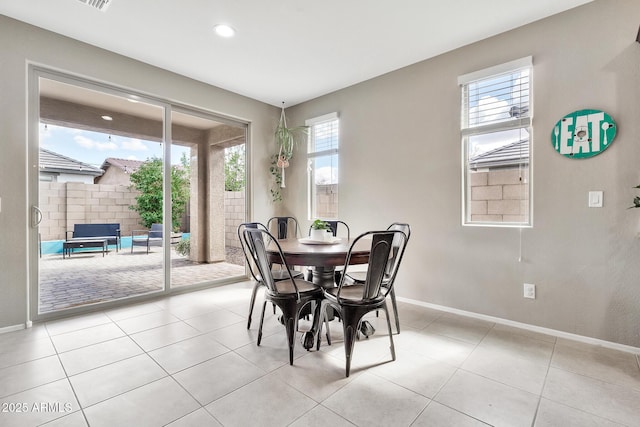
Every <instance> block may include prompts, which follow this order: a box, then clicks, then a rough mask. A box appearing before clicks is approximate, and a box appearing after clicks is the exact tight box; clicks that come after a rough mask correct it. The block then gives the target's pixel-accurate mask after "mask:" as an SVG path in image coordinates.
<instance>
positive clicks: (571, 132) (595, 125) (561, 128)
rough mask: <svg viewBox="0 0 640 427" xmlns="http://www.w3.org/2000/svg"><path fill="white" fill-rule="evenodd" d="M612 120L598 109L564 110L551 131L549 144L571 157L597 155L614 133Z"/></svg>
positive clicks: (615, 128) (608, 142)
mask: <svg viewBox="0 0 640 427" xmlns="http://www.w3.org/2000/svg"><path fill="white" fill-rule="evenodd" d="M616 130H617V126H616V122H615V121H614V120H613V119H612V118H611V116H610V115H608V114H607V113H605V112H604V111H600V110H578V111H574V112H573V113H570V114H567V115H566V116H564V117H563V118H562V119H560V120H559V121H558V123H556V125H555V127H554V128H553V131H551V145H552V146H553V148H554V149H555V150H556V151H557V152H558V153H560V154H562V155H563V156H565V157H569V158H572V159H586V158H588V157H593V156H597V155H598V154H600V153H602V152H603V151H604V150H606V149H607V148H609V146H610V145H611V143H612V142H613V139H614V138H615V137H616Z"/></svg>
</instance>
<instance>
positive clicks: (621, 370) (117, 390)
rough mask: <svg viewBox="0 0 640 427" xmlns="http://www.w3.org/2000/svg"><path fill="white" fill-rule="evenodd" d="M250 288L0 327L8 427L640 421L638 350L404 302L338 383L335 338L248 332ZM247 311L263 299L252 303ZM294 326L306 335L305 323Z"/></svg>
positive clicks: (273, 319)
mask: <svg viewBox="0 0 640 427" xmlns="http://www.w3.org/2000/svg"><path fill="white" fill-rule="evenodd" d="M250 292H251V283H248V282H244V283H240V284H235V285H228V286H223V287H219V288H215V289H209V290H204V291H199V292H193V293H189V294H182V295H177V296H172V297H166V298H163V299H159V300H154V301H152V302H147V303H144V304H140V305H135V306H130V307H125V308H119V309H114V310H109V311H104V312H98V313H93V314H87V315H82V316H77V317H74V318H69V319H64V320H57V321H52V322H48V323H46V324H41V325H35V326H34V327H33V328H31V329H29V330H24V331H18V332H12V333H7V334H2V335H0V425H2V426H20V427H23V426H31V425H33V426H36V425H46V426H87V425H89V426H109V427H113V426H165V425H169V426H173V427H176V426H220V425H222V426H353V425H358V426H394V427H395V426H483V425H496V426H510V427H511V426H621V425H622V426H640V369H639V365H638V357H637V356H636V355H634V354H629V353H623V352H619V351H614V350H610V349H605V348H602V347H597V346H591V345H585V344H582V343H577V342H572V341H568V340H564V339H556V338H555V337H552V336H548V335H542V334H537V333H532V332H528V331H523V330H519V329H515V328H511V327H506V326H503V325H499V324H493V323H487V322H482V321H478V320H473V319H469V318H465V317H461V316H455V315H451V314H447V313H442V312H438V311H434V310H430V309H426V308H422V307H416V306H413V305H409V304H402V303H401V304H400V319H401V326H402V332H401V333H400V334H399V335H398V334H396V335H394V341H395V345H396V351H397V360H396V361H395V362H391V361H390V353H389V338H388V336H387V335H386V321H385V319H384V317H383V316H382V315H381V317H379V318H376V317H375V316H374V315H372V316H371V317H369V320H370V321H371V322H372V323H373V324H374V326H375V327H376V334H375V335H373V336H372V337H371V338H369V339H362V340H361V341H358V342H357V343H356V346H355V350H354V360H353V370H352V375H351V376H350V377H349V378H345V377H344V348H343V346H342V340H341V337H342V332H341V324H340V323H338V322H332V325H331V328H332V335H333V337H332V338H333V345H331V346H327V345H326V343H325V342H324V341H323V345H322V347H321V350H320V351H311V352H307V351H305V350H304V349H302V348H301V346H300V345H299V341H298V342H296V352H295V361H294V365H293V366H290V365H289V364H288V353H287V349H286V341H285V333H284V329H283V327H282V326H281V325H280V324H279V323H278V322H277V316H274V315H273V312H272V311H271V310H270V309H268V310H267V317H266V320H265V326H264V339H263V343H262V345H261V346H260V347H257V346H256V344H255V340H256V335H257V326H258V320H255V319H258V318H259V313H254V324H253V325H252V328H251V329H250V330H247V329H246V314H247V313H246V310H247V307H248V300H249V295H250ZM256 307H257V308H256V312H257V311H258V309H259V308H260V307H261V304H256ZM304 323H305V322H302V324H301V328H305V327H308V325H305V324H304Z"/></svg>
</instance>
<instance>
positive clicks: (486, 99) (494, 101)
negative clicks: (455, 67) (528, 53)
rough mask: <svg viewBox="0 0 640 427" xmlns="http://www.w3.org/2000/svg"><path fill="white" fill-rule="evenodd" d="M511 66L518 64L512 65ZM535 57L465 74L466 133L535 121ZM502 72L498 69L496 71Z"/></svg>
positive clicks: (463, 108)
mask: <svg viewBox="0 0 640 427" xmlns="http://www.w3.org/2000/svg"><path fill="white" fill-rule="evenodd" d="M509 67H514V68H511V69H509ZM530 70H531V57H527V58H523V59H520V60H516V61H512V62H510V63H507V64H502V65H501V66H498V67H492V68H488V69H486V70H481V71H478V72H475V73H470V74H467V75H465V76H461V77H460V78H459V79H458V81H459V83H460V84H461V85H462V130H463V134H472V133H478V132H482V129H477V128H482V127H486V128H487V130H489V129H496V128H501V129H504V128H505V127H510V126H511V127H518V126H528V125H529V124H530V123H531V102H530V101H531V96H530V92H531V80H530ZM494 72H498V73H494Z"/></svg>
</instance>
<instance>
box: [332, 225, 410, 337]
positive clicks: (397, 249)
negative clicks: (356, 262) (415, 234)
mask: <svg viewBox="0 0 640 427" xmlns="http://www.w3.org/2000/svg"><path fill="white" fill-rule="evenodd" d="M387 230H399V231H402V232H403V233H404V234H405V235H406V236H407V238H406V239H404V244H402V242H401V240H402V239H400V238H399V237H398V236H396V238H395V239H394V241H393V249H392V252H391V258H390V259H389V271H387V272H386V273H385V277H384V279H383V280H382V287H383V288H388V289H390V291H389V296H390V297H391V305H392V306H393V315H394V317H395V321H396V331H398V333H400V319H399V317H398V303H397V302H396V291H395V288H394V286H392V285H393V284H392V283H390V279H391V276H390V274H391V270H393V269H394V268H395V269H396V270H397V269H398V267H399V266H400V262H401V261H402V256H403V255H404V250H405V248H406V246H407V243H408V242H409V238H410V237H411V227H410V226H409V224H406V223H401V222H394V223H393V224H391V225H390V226H389V228H387ZM396 264H397V265H396ZM366 275H367V272H366V271H352V272H350V273H349V274H348V275H347V277H346V281H347V283H349V284H362V283H364V281H365V278H366ZM394 279H395V276H394ZM338 281H339V280H338Z"/></svg>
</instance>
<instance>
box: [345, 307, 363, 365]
mask: <svg viewBox="0 0 640 427" xmlns="http://www.w3.org/2000/svg"><path fill="white" fill-rule="evenodd" d="M341 315H342V330H343V331H344V355H345V358H346V365H345V374H346V376H347V377H348V376H349V374H350V371H351V356H352V355H353V346H354V345H355V342H356V335H357V333H358V324H359V323H360V317H361V316H360V315H359V314H358V313H357V310H351V309H350V308H347V307H343V308H342V312H341Z"/></svg>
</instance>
